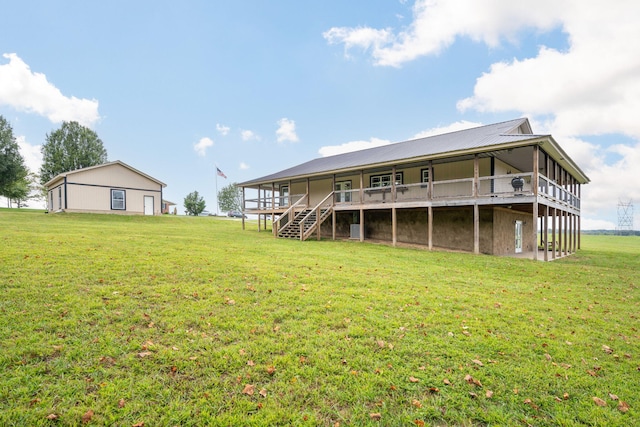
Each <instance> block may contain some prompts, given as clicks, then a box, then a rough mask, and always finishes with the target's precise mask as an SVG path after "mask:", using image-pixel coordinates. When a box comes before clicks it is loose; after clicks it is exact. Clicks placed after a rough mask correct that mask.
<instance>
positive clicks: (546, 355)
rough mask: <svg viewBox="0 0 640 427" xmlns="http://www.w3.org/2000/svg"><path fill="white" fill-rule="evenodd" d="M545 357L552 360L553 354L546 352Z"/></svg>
mask: <svg viewBox="0 0 640 427" xmlns="http://www.w3.org/2000/svg"><path fill="white" fill-rule="evenodd" d="M544 357H545V359H547V360H549V361H551V355H550V354H549V353H546V354H545V355H544Z"/></svg>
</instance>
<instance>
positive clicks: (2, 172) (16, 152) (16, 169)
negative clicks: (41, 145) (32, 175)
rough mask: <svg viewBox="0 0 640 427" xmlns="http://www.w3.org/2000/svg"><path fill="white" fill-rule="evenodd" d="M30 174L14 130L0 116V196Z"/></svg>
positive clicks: (4, 194)
mask: <svg viewBox="0 0 640 427" xmlns="http://www.w3.org/2000/svg"><path fill="white" fill-rule="evenodd" d="M27 173H28V170H27V167H26V166H25V164H24V158H23V157H22V155H21V154H20V148H19V147H18V143H17V142H16V138H15V137H14V136H13V128H12V127H11V125H10V124H9V122H7V120H6V119H5V118H4V117H3V116H0V195H2V196H6V197H7V198H9V196H7V194H6V193H7V192H8V191H9V189H10V187H11V186H13V184H14V183H16V182H17V181H19V180H20V179H22V178H24V177H25V176H26V175H27Z"/></svg>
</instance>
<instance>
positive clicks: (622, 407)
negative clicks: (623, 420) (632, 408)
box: [618, 400, 629, 412]
mask: <svg viewBox="0 0 640 427" xmlns="http://www.w3.org/2000/svg"><path fill="white" fill-rule="evenodd" d="M628 410H629V404H628V403H627V402H625V401H624V400H621V401H620V403H618V411H620V412H627V411H628Z"/></svg>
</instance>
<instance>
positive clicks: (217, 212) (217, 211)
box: [216, 165, 220, 216]
mask: <svg viewBox="0 0 640 427" xmlns="http://www.w3.org/2000/svg"><path fill="white" fill-rule="evenodd" d="M219 213H220V211H219V209H218V165H216V216H218V214H219Z"/></svg>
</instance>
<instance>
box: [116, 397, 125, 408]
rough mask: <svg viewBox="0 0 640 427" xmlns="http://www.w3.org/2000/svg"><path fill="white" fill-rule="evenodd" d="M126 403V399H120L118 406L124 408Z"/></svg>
mask: <svg viewBox="0 0 640 427" xmlns="http://www.w3.org/2000/svg"><path fill="white" fill-rule="evenodd" d="M125 404H126V402H125V400H124V399H120V400H119V401H118V408H124V405H125Z"/></svg>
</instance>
